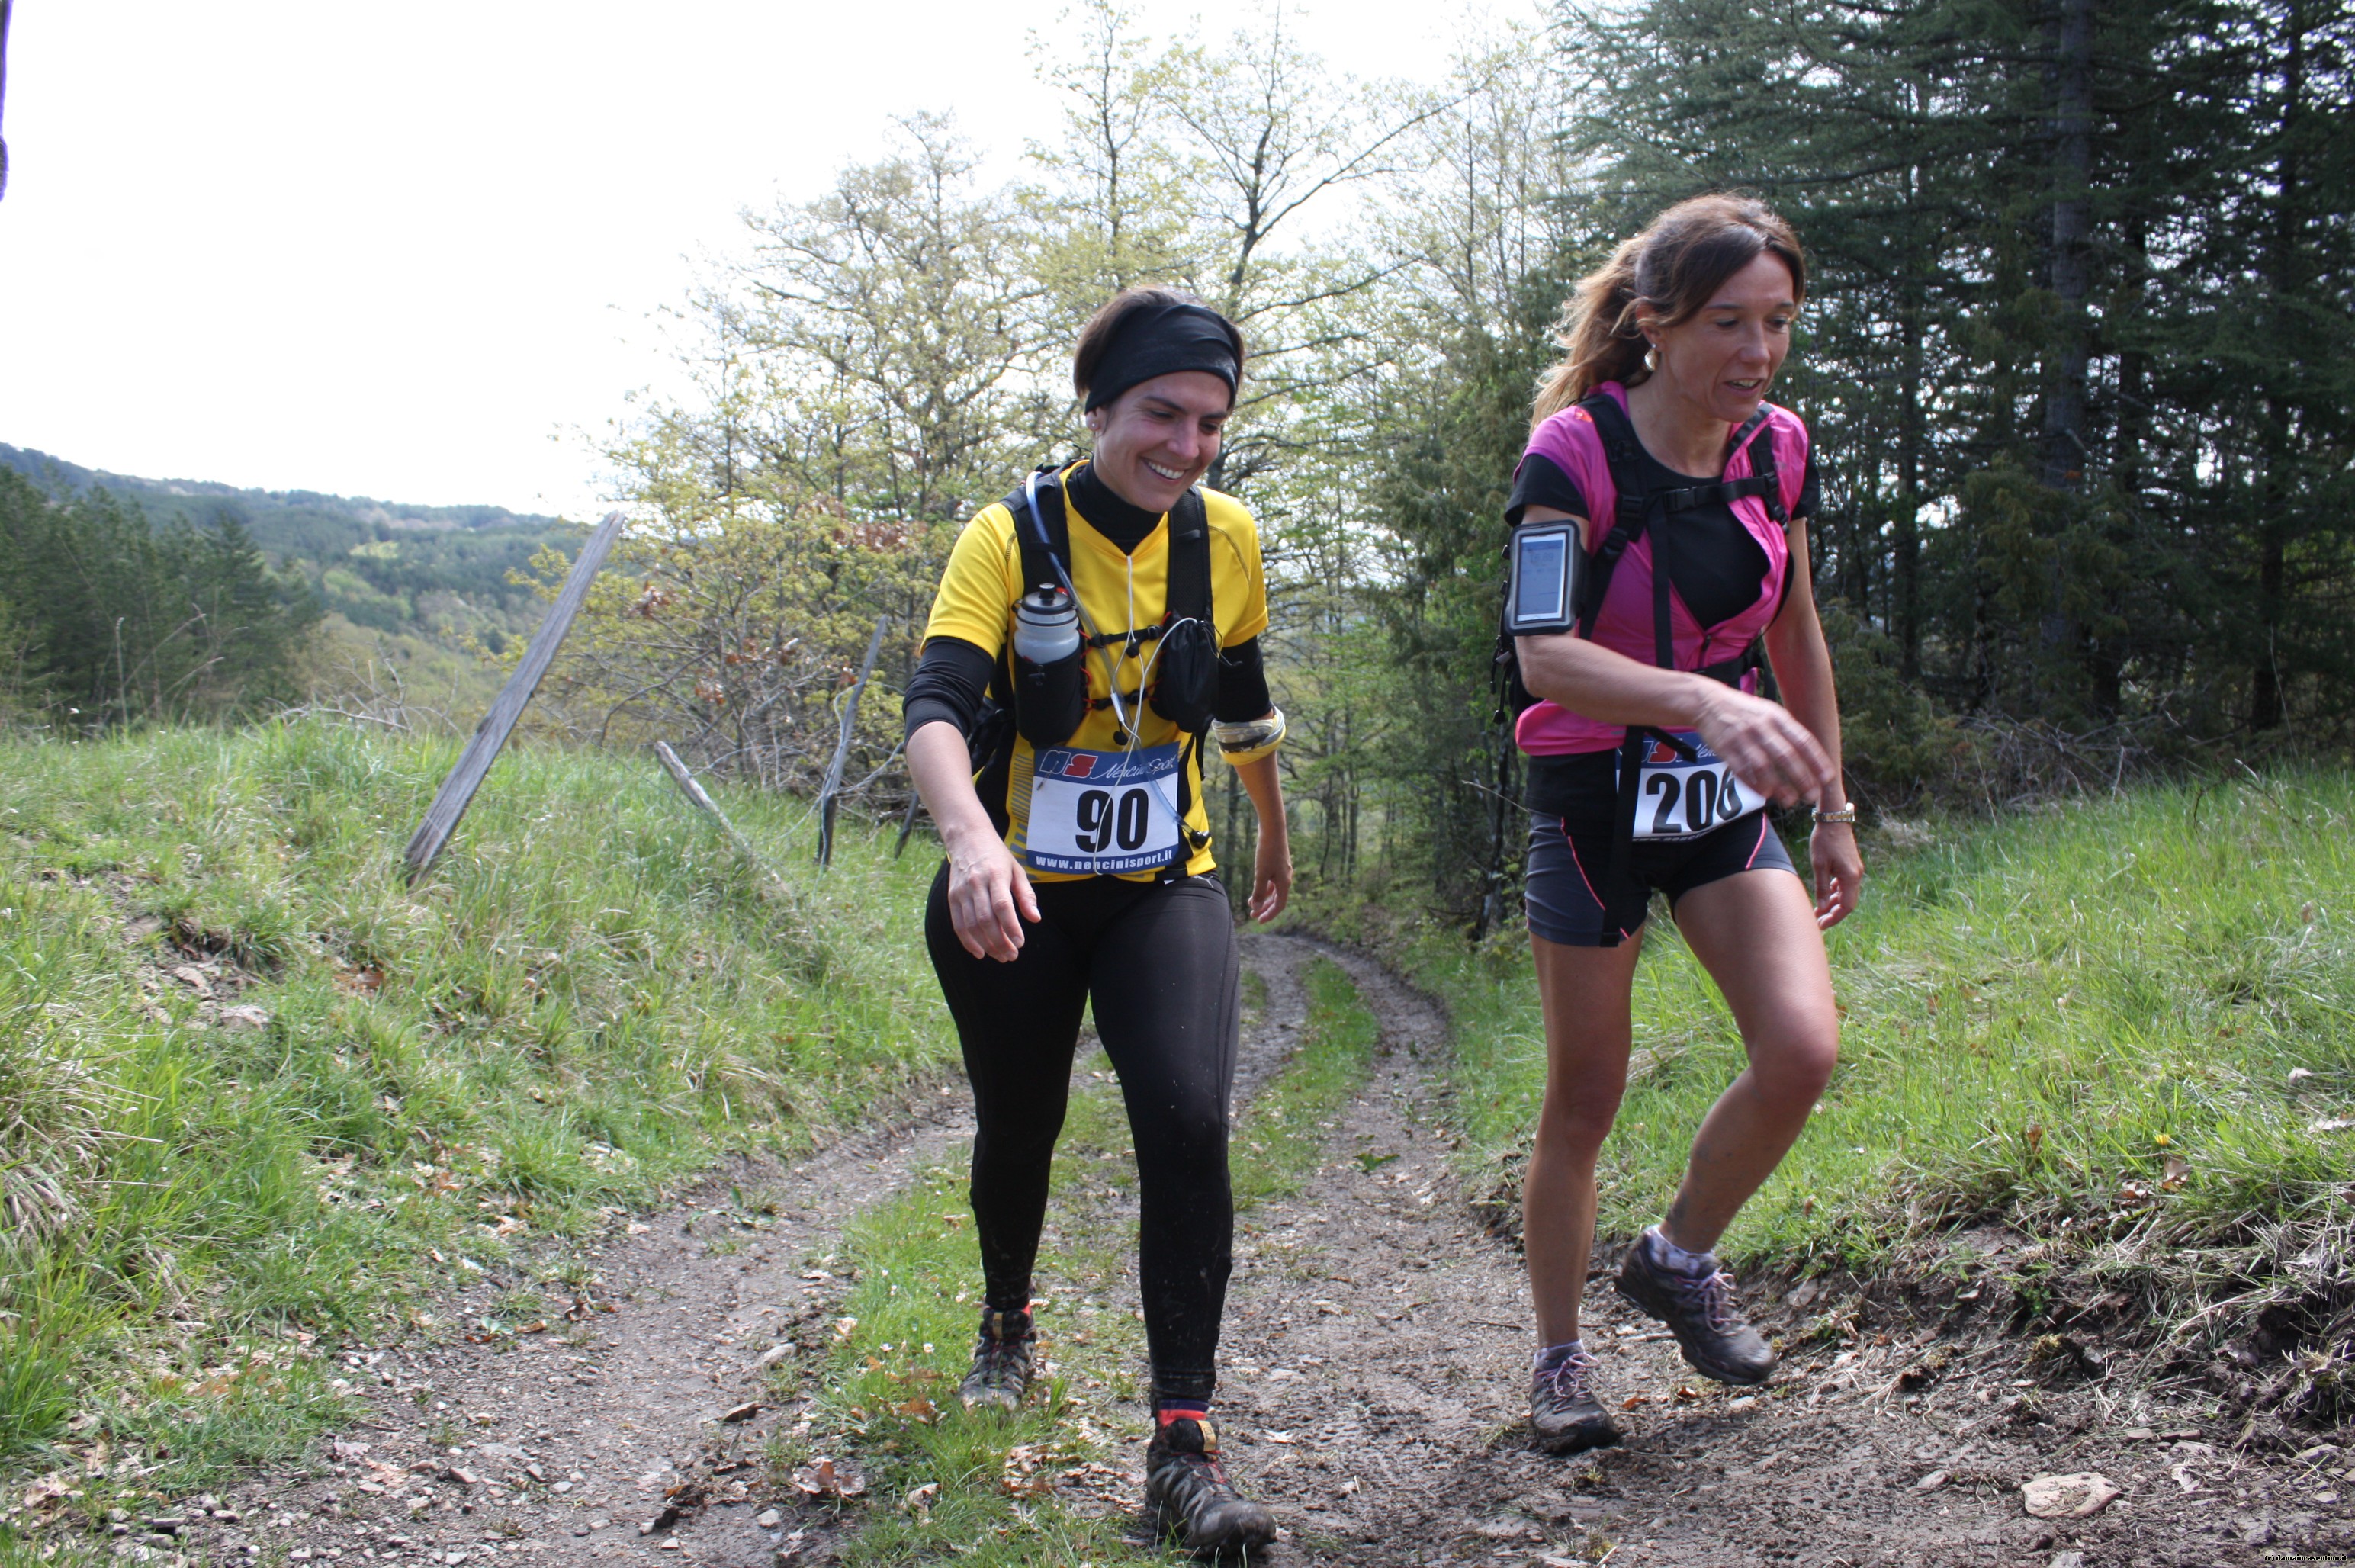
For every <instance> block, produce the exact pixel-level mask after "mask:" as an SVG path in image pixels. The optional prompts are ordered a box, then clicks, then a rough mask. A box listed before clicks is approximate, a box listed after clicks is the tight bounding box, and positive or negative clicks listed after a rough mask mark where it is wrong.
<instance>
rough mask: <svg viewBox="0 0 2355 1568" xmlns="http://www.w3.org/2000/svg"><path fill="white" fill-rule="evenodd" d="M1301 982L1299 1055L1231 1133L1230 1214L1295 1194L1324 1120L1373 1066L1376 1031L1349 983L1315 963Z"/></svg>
mask: <svg viewBox="0 0 2355 1568" xmlns="http://www.w3.org/2000/svg"><path fill="white" fill-rule="evenodd" d="M1255 977H1256V976H1254V978H1255ZM1301 979H1302V983H1303V984H1304V986H1305V987H1306V989H1307V992H1308V1019H1307V1024H1306V1027H1305V1029H1303V1030H1302V1036H1301V1045H1300V1052H1299V1054H1298V1055H1297V1056H1296V1057H1295V1058H1294V1059H1293V1061H1292V1062H1291V1064H1290V1065H1289V1066H1288V1067H1286V1068H1285V1070H1284V1072H1282V1073H1281V1074H1279V1075H1278V1076H1277V1077H1276V1078H1275V1079H1274V1080H1273V1082H1271V1083H1268V1084H1267V1086H1266V1087H1265V1088H1264V1089H1263V1090H1262V1091H1261V1092H1260V1094H1259V1096H1258V1097H1257V1098H1256V1099H1254V1100H1253V1101H1252V1104H1251V1108H1250V1111H1249V1113H1248V1114H1247V1115H1245V1116H1244V1117H1243V1118H1242V1121H1241V1125H1239V1126H1238V1127H1237V1128H1236V1131H1235V1138H1234V1149H1233V1156H1232V1159H1231V1168H1232V1172H1233V1179H1234V1185H1235V1201H1236V1203H1237V1205H1238V1206H1242V1205H1247V1204H1251V1203H1257V1202H1260V1201H1263V1200H1266V1199H1269V1198H1282V1197H1288V1196H1289V1195H1291V1194H1292V1193H1294V1192H1295V1191H1297V1190H1299V1188H1300V1183H1301V1180H1302V1179H1303V1178H1304V1177H1305V1176H1306V1175H1307V1174H1308V1171H1309V1170H1310V1168H1312V1167H1314V1166H1315V1164H1316V1158H1317V1156H1318V1154H1319V1153H1320V1152H1321V1150H1322V1148H1323V1146H1324V1142H1325V1138H1326V1135H1327V1134H1328V1133H1330V1132H1331V1131H1332V1122H1331V1121H1330V1119H1329V1118H1330V1117H1331V1116H1332V1115H1334V1114H1335V1113H1336V1112H1337V1111H1338V1110H1340V1108H1341V1107H1342V1106H1343V1105H1345V1104H1348V1100H1349V1097H1350V1096H1351V1095H1352V1094H1355V1093H1357V1092H1358V1086H1359V1084H1360V1083H1364V1082H1365V1080H1366V1073H1367V1072H1368V1071H1369V1069H1370V1068H1371V1067H1372V1065H1373V1060H1374V1042H1375V1040H1376V1039H1377V1038H1378V1037H1379V1035H1380V1029H1379V1027H1378V1026H1377V1025H1376V1024H1375V1022H1374V1015H1373V1014H1372V1013H1371V1012H1370V1011H1369V1010H1368V1009H1367V1008H1366V1004H1365V1003H1364V1002H1363V1001H1362V1000H1360V999H1359V996H1358V988H1357V987H1355V986H1353V985H1351V984H1350V983H1349V976H1347V975H1345V974H1343V973H1342V972H1341V970H1340V968H1339V966H1338V965H1335V964H1333V963H1332V962H1330V961H1329V960H1327V959H1323V958H1318V959H1316V960H1314V961H1313V962H1311V963H1310V964H1309V965H1308V966H1307V968H1306V970H1305V972H1304V973H1303V975H1302V976H1301Z"/></svg>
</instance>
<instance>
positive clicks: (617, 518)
mask: <svg viewBox="0 0 2355 1568" xmlns="http://www.w3.org/2000/svg"><path fill="white" fill-rule="evenodd" d="M621 537H622V514H621V513H619V512H608V513H606V514H605V520H604V521H603V522H602V523H599V524H598V525H597V531H596V532H594V533H592V534H591V535H590V536H589V539H588V542H587V543H585V544H583V545H582V546H581V556H580V559H579V560H575V561H574V562H573V563H572V571H571V575H570V576H568V577H567V578H565V580H564V587H563V589H562V590H561V591H560V592H558V594H557V595H556V602H555V603H552V604H550V605H549V607H548V614H547V615H546V616H545V617H544V618H542V620H541V621H540V623H539V630H538V631H537V632H534V633H533V634H532V635H531V645H530V646H528V647H527V648H525V649H524V652H523V662H522V663H521V664H518V665H517V666H516V672H515V674H513V675H511V676H509V677H507V683H506V686H504V687H502V688H499V695H498V699H497V700H496V701H494V702H493V703H492V704H491V710H490V711H489V712H487V713H485V714H484V715H483V721H482V722H481V723H480V724H477V725H475V726H474V735H473V737H472V738H471V739H469V740H468V741H466V749H465V750H464V752H460V753H459V754H458V765H457V766H456V767H454V768H452V769H451V770H450V776H449V777H448V778H445V779H443V780H442V787H441V789H440V790H439V791H437V792H436V793H435V794H434V796H433V804H432V805H430V806H428V807H426V808H425V820H424V821H422V822H421V823H419V824H418V825H417V831H416V832H415V833H414V834H412V835H410V840H409V848H408V849H407V851H406V852H405V853H404V854H403V855H402V857H401V859H403V860H404V861H405V862H406V863H407V867H408V872H407V876H408V880H409V881H410V882H411V883H414V882H415V881H416V880H417V879H418V878H420V877H421V876H423V875H424V874H425V873H426V872H427V871H429V870H431V869H432V868H433V862H434V861H435V860H437V859H440V858H441V855H442V845H444V844H446V843H448V842H449V839H450V835H451V833H452V831H453V830H454V829H455V828H456V827H457V826H458V819H459V818H460V817H462V816H465V815H466V807H467V805H469V804H470V803H471V802H472V801H473V800H474V791H475V790H477V789H479V788H481V787H482V783H483V777H484V775H485V774H486V773H489V772H490V771H491V764H492V763H495V762H496V761H497V760H498V755H499V748H500V747H502V746H504V745H506V743H507V736H508V735H509V734H510V733H512V732H513V731H514V730H515V727H516V720H518V719H520V718H522V717H523V710H524V707H525V705H526V704H527V703H528V702H530V701H531V697H532V693H533V692H536V691H538V689H539V683H540V680H541V678H542V677H545V676H546V675H547V674H548V667H549V665H550V664H553V663H554V662H555V660H556V649H557V645H559V644H560V643H562V642H563V641H564V634H565V633H566V632H568V631H570V630H571V628H572V617H573V616H575V615H577V614H579V613H581V601H583V600H584V599H586V598H588V597H589V584H590V583H591V582H592V581H595V580H596V577H597V572H598V569H599V568H601V567H602V566H603V565H604V564H605V557H606V556H607V555H608V554H610V553H611V552H612V550H613V541H614V540H615V539H619V538H621Z"/></svg>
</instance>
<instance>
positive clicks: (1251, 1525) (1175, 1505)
mask: <svg viewBox="0 0 2355 1568" xmlns="http://www.w3.org/2000/svg"><path fill="white" fill-rule="evenodd" d="M1145 1508H1146V1515H1147V1516H1148V1520H1149V1522H1150V1524H1151V1527H1152V1530H1153V1532H1154V1534H1155V1535H1156V1537H1170V1538H1175V1539H1176V1540H1177V1542H1178V1543H1179V1544H1180V1545H1182V1546H1184V1547H1185V1548H1186V1550H1187V1551H1188V1552H1192V1553H1193V1554H1194V1555H1195V1556H1196V1557H1197V1558H1199V1559H1201V1560H1202V1561H1204V1562H1220V1563H1247V1562H1249V1561H1251V1560H1252V1555H1253V1554H1254V1553H1256V1552H1264V1551H1266V1550H1267V1548H1268V1546H1269V1545H1270V1544H1271V1543H1272V1542H1273V1541H1274V1540H1275V1515H1273V1514H1272V1513H1270V1512H1269V1511H1268V1510H1267V1509H1266V1508H1265V1507H1263V1505H1261V1504H1259V1503H1255V1502H1252V1501H1250V1500H1249V1499H1245V1498H1244V1497H1243V1496H1242V1495H1241V1493H1239V1492H1237V1491H1236V1490H1235V1488H1234V1484H1233V1483H1232V1482H1231V1481H1229V1480H1228V1479H1227V1474H1226V1472H1225V1471H1224V1470H1223V1469H1221V1468H1220V1467H1219V1435H1218V1432H1217V1430H1216V1429H1215V1428H1213V1427H1212V1426H1211V1425H1210V1424H1209V1422H1207V1421H1188V1420H1185V1419H1183V1418H1180V1419H1178V1420H1177V1421H1172V1422H1170V1423H1168V1424H1167V1425H1165V1426H1163V1427H1162V1428H1161V1429H1160V1430H1159V1431H1157V1432H1156V1433H1154V1435H1153V1441H1152V1443H1151V1444H1149V1445H1146V1450H1145Z"/></svg>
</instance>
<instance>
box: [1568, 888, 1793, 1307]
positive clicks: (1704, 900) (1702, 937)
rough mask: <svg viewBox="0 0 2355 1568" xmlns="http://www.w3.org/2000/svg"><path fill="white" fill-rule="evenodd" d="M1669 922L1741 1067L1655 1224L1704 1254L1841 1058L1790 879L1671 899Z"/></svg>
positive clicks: (1768, 1171)
mask: <svg viewBox="0 0 2355 1568" xmlns="http://www.w3.org/2000/svg"><path fill="white" fill-rule="evenodd" d="M1676 919H1677V929H1678V931H1680V932H1681V933H1683V934H1684V939H1685V942H1686V944H1687V945H1688V946H1689V947H1690V948H1691V949H1692V951H1693V955H1694V956H1695V957H1697V958H1699V959H1700V963H1701V967H1703V968H1704V969H1707V970H1708V971H1709V973H1710V978H1712V979H1714V980H1715V981H1716V982H1717V987H1718V989H1719V990H1720V991H1721V992H1723V993H1724V996H1725V1005H1726V1006H1727V1007H1728V1008H1732V1012H1733V1020H1734V1022H1735V1024H1736V1025H1738V1026H1739V1027H1740V1029H1741V1030H1742V1049H1743V1050H1744V1051H1746V1052H1747V1054H1748V1056H1749V1058H1750V1065H1749V1066H1748V1067H1747V1068H1745V1069H1744V1070H1743V1072H1742V1075H1741V1076H1740V1077H1738V1078H1736V1079H1735V1080H1734V1081H1733V1082H1732V1084H1730V1085H1729V1086H1728V1087H1727V1089H1726V1091H1725V1093H1722V1094H1721V1095H1719V1096H1718V1100H1717V1104H1714V1105H1712V1106H1711V1107H1710V1113H1709V1115H1708V1116H1707V1117H1706V1118H1704V1119H1703V1120H1702V1122H1701V1125H1700V1136H1697V1137H1695V1138H1694V1140H1693V1147H1692V1157H1691V1159H1690V1161H1689V1163H1688V1164H1687V1166H1686V1168H1685V1179H1684V1183H1683V1185H1682V1186H1681V1187H1680V1188H1679V1189H1678V1191H1677V1198H1676V1201H1675V1202H1674V1203H1673V1204H1671V1205H1670V1206H1669V1208H1668V1217H1667V1218H1666V1219H1665V1220H1663V1221H1661V1224H1660V1233H1661V1234H1662V1235H1663V1236H1666V1237H1667V1238H1668V1240H1669V1241H1670V1242H1672V1243H1675V1244H1676V1245H1678V1246H1679V1247H1682V1248H1684V1249H1685V1250H1686V1251H1688V1252H1696V1253H1703V1252H1708V1251H1709V1250H1710V1249H1711V1248H1713V1247H1715V1246H1716V1245H1717V1242H1718V1238H1719V1237H1721V1236H1722V1235H1724V1234H1725V1228H1726V1227H1727V1226H1728V1225H1730V1224H1732V1222H1733V1216H1734V1215H1735V1214H1736V1213H1738V1212H1739V1211H1741V1208H1742V1204H1744V1203H1746V1202H1748V1201H1749V1200H1750V1197H1751V1194H1753V1193H1754V1192H1756V1191H1757V1190H1758V1189H1759V1188H1760V1187H1761V1186H1762V1185H1764V1182H1765V1180H1766V1179H1767V1178H1768V1177H1769V1176H1771V1175H1773V1174H1774V1168H1775V1167H1776V1166H1777V1165H1780V1164H1781V1163H1782V1161H1783V1157H1784V1156H1785V1155H1786V1154H1788V1153H1790V1151H1791V1146H1792V1145H1793V1144H1795V1143H1796V1142H1797V1141H1798V1139H1799V1134H1800V1133H1801V1132H1802V1131H1803V1130H1805V1129H1806V1125H1807V1115H1808V1114H1809V1113H1810V1112H1811V1111H1813V1110H1814V1109H1815V1104H1816V1102H1817V1100H1818V1099H1820V1098H1821V1097H1822V1095H1823V1092H1824V1085H1825V1084H1826V1083H1829V1082H1830V1080H1831V1074H1832V1067H1833V1064H1834V1063H1835V1062H1836V1061H1838V1057H1839V1015H1838V1013H1837V1012H1836V1011H1835V1010H1834V1008H1833V1003H1832V977H1831V967H1830V964H1829V962H1828V960H1827V959H1826V958H1825V956H1824V939H1823V933H1821V932H1819V931H1818V930H1817V929H1816V918H1815V910H1814V907H1813V906H1812V905H1811V904H1810V903H1809V902H1808V900H1807V893H1806V885H1805V884H1804V883H1802V882H1801V881H1800V880H1799V879H1798V878H1796V877H1795V876H1793V875H1791V873H1790V872H1788V871H1784V870H1756V871H1743V872H1742V873H1740V874H1739V875H1736V876H1732V877H1727V878H1725V879H1723V880H1721V881H1715V882H1708V883H1704V884H1703V885H1702V886H1700V887H1698V888H1695V889H1693V890H1692V891H1690V892H1689V893H1687V894H1685V895H1684V897H1683V898H1681V899H1679V900H1678V901H1677V910H1676ZM1542 973H1543V970H1542V968H1541V969H1540V975H1542ZM1549 1032H1550V1031H1549ZM1533 1272H1534V1267H1533Z"/></svg>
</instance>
